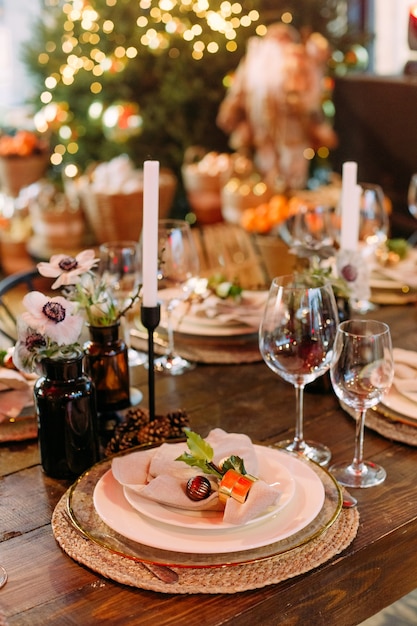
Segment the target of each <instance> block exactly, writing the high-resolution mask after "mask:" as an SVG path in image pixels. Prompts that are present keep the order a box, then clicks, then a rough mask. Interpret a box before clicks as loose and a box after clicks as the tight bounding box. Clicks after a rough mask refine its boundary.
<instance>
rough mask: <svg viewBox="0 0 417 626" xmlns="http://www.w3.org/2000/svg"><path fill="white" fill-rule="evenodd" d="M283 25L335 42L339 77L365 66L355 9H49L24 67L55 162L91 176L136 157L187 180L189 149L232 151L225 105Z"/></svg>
mask: <svg viewBox="0 0 417 626" xmlns="http://www.w3.org/2000/svg"><path fill="white" fill-rule="evenodd" d="M353 4H355V3H353ZM356 4H359V3H356ZM360 4H363V2H361V3H360ZM350 5H352V3H350ZM277 21H284V22H287V23H292V24H293V25H294V26H295V27H296V28H297V29H299V30H300V31H301V32H302V31H303V29H304V30H306V31H313V30H314V31H318V32H321V33H322V34H324V35H325V36H326V37H327V38H328V39H329V40H330V41H331V43H332V44H333V46H334V49H335V52H338V53H339V56H336V55H334V56H333V57H332V63H333V68H335V67H336V66H337V67H339V68H340V67H342V66H346V62H347V63H349V61H346V59H347V58H348V56H347V55H348V54H350V55H351V57H350V63H351V65H355V64H356V63H357V61H358V57H357V55H356V57H355V53H354V55H353V57H354V58H353V61H352V49H351V48H350V45H351V43H352V41H353V42H355V43H356V44H357V43H358V40H359V35H358V32H357V31H356V32H355V31H354V30H353V31H352V24H349V14H348V2H347V0H346V1H343V0H342V1H340V0H338V1H337V2H336V1H334V0H325V1H323V0H303V1H302V0H299V1H297V2H290V1H288V0H245V2H244V3H243V2H242V3H241V4H240V3H239V2H234V3H230V2H228V1H224V0H195V1H191V0H139V2H132V0H66V1H63V0H55V1H54V0H45V6H44V11H43V14H42V15H41V17H40V19H39V20H38V22H37V24H36V25H35V27H34V32H33V38H32V40H31V41H30V42H28V43H27V44H26V46H25V49H24V61H25V63H26V65H27V66H28V68H29V69H30V72H31V74H33V77H34V79H35V81H36V85H37V92H38V93H37V95H36V99H35V102H33V105H34V107H35V110H36V111H38V113H37V114H36V118H35V119H36V125H37V127H38V128H39V129H40V130H48V131H49V132H52V150H53V154H52V158H51V162H52V164H53V165H54V166H55V167H56V168H57V169H58V170H59V169H60V168H62V167H63V166H65V165H66V164H71V163H72V164H76V165H77V166H78V168H79V170H80V171H85V169H86V168H87V167H88V166H89V164H90V163H92V162H97V161H107V160H109V159H111V158H113V157H115V156H117V155H119V154H121V153H126V154H128V155H129V156H130V157H131V159H132V160H133V162H134V163H135V164H136V165H138V166H140V165H141V164H142V162H143V160H145V159H146V158H149V157H151V158H157V159H158V160H160V161H161V163H162V165H164V166H167V167H170V168H172V169H173V170H174V171H175V172H176V173H177V174H179V172H180V166H181V163H182V160H183V157H184V152H185V150H186V149H187V147H189V146H191V145H201V146H204V147H205V148H206V149H207V150H219V151H224V150H227V137H225V135H224V134H223V133H222V132H221V131H220V130H219V128H218V127H217V125H216V122H215V120H216V115H217V112H218V108H219V104H220V102H221V101H222V99H223V97H224V95H225V90H226V88H227V86H228V82H229V81H230V80H231V78H232V75H233V71H234V69H235V68H236V67H237V65H238V63H239V60H240V59H241V57H242V56H243V55H244V53H245V47H246V42H247V40H248V38H249V37H251V36H253V35H255V34H257V35H263V34H264V33H265V30H266V27H267V26H268V24H271V23H273V22H277ZM348 27H349V28H348ZM349 29H350V30H349ZM352 38H353V39H352ZM343 48H344V49H345V52H340V50H341V49H343ZM346 50H347V53H346ZM340 55H341V56H340ZM329 110H330V109H329Z"/></svg>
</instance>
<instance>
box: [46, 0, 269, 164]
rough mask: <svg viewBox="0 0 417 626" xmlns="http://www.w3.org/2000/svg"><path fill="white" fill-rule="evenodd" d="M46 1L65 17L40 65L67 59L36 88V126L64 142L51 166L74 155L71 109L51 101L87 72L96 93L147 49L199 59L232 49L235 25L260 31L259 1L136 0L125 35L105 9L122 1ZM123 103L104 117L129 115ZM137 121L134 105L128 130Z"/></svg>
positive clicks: (137, 127) (137, 126)
mask: <svg viewBox="0 0 417 626" xmlns="http://www.w3.org/2000/svg"><path fill="white" fill-rule="evenodd" d="M47 4H48V5H49V6H50V7H51V8H52V7H61V10H62V13H63V15H64V20H63V26H62V37H61V41H60V42H58V41H56V40H54V41H52V40H51V41H47V42H46V45H45V50H44V51H42V52H41V53H40V54H39V56H38V62H39V64H40V65H42V66H45V67H49V66H50V64H51V61H52V60H53V57H54V55H56V56H57V57H58V58H59V59H61V58H63V59H64V60H63V62H62V63H61V64H60V65H59V66H56V67H55V68H54V70H53V72H52V73H51V74H50V75H49V76H47V78H46V79H45V89H44V90H43V91H42V93H41V94H40V101H41V103H42V105H43V108H42V109H41V110H40V111H39V113H38V114H37V115H36V118H35V124H36V126H37V129H38V130H39V131H40V132H44V131H46V130H48V129H53V130H54V131H55V132H56V133H57V134H58V136H59V137H60V140H61V143H59V144H58V145H56V146H55V147H54V151H53V154H52V157H51V162H52V164H53V165H59V164H60V163H61V162H62V161H63V159H64V154H65V153H66V152H67V153H70V154H71V153H73V154H74V153H76V151H77V142H78V139H79V137H77V136H75V134H74V132H73V131H72V130H71V128H72V126H71V123H72V115H71V111H70V110H69V107H68V105H67V103H66V102H62V101H57V100H56V99H55V92H56V91H58V90H59V91H60V93H62V89H63V88H65V87H66V88H73V87H75V86H76V84H77V81H78V80H79V79H82V80H83V84H84V85H85V83H86V76H88V77H89V80H88V79H87V82H89V85H88V87H89V90H90V92H91V94H92V96H99V94H100V93H101V92H102V91H103V89H104V87H105V84H106V80H107V79H108V76H109V75H112V76H114V75H117V74H119V75H121V74H122V73H123V72H125V71H128V66H129V62H130V61H132V60H134V59H136V57H137V56H138V55H140V54H141V52H142V53H143V51H144V50H146V51H147V52H148V53H151V54H153V55H160V54H168V55H169V57H170V58H173V59H174V58H178V57H179V56H180V54H185V53H186V52H185V51H188V53H189V54H190V56H191V58H192V59H193V60H194V61H200V60H202V59H204V58H206V57H207V56H208V55H214V54H217V53H227V52H235V51H236V50H237V46H238V43H237V31H238V29H239V28H248V27H252V28H255V29H256V26H259V27H260V30H259V31H256V32H258V34H263V33H264V30H265V27H264V26H262V25H260V24H258V22H259V19H260V15H259V12H258V11H257V10H256V8H255V7H256V0H249V1H248V0H247V1H246V2H245V5H244V6H243V4H241V3H240V2H229V1H228V0H225V1H220V2H219V1H218V0H217V1H215V2H213V0H210V1H209V0H139V3H138V8H137V9H134V10H135V11H136V12H137V17H136V21H135V24H134V26H133V32H129V33H127V32H126V31H125V29H123V30H120V29H119V28H118V23H115V22H113V20H112V19H111V18H110V17H109V16H111V14H112V12H111V10H110V9H111V8H112V7H113V8H117V9H119V8H123V6H124V7H126V5H127V4H128V2H127V1H126V0H106V1H105V2H100V1H99V0H90V1H88V0H71V1H68V2H65V3H62V2H60V1H59V0H49V2H47ZM181 40H182V41H181ZM178 43H180V45H178ZM184 44H186V46H187V47H186V48H185V47H184ZM59 48H60V49H59ZM95 104H96V111H95V113H94V109H92V110H91V111H90V113H91V114H92V116H93V119H94V114H97V106H99V105H98V104H97V103H95ZM121 106H123V105H120V104H119V105H117V104H115V107H116V108H114V109H113V111H110V112H109V113H108V114H107V118H108V119H112V116H113V119H117V114H118V113H120V115H121V116H123V115H124V116H125V117H126V111H125V110H121V109H120V107H121ZM117 107H118V108H117ZM101 113H102V111H100V114H101ZM141 125H142V119H141V117H140V113H139V111H138V110H134V111H133V112H132V119H131V120H130V122H127V126H126V127H125V128H127V129H129V128H130V129H131V131H132V133H133V132H135V130H136V132H140V128H141ZM76 134H77V135H78V134H79V129H78V131H77V133H76ZM108 134H109V135H111V128H110V129H109V130H108Z"/></svg>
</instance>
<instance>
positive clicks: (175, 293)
mask: <svg viewBox="0 0 417 626" xmlns="http://www.w3.org/2000/svg"><path fill="white" fill-rule="evenodd" d="M158 265H159V266H158V298H159V299H160V300H161V302H162V305H163V306H164V308H165V312H166V324H167V333H168V348H167V351H166V353H165V354H164V355H163V356H161V357H159V358H157V359H155V369H156V370H157V371H159V372H163V373H165V374H171V375H173V376H177V375H179V374H183V373H184V372H186V371H188V370H190V369H193V368H194V367H195V363H192V362H190V361H188V360H187V359H184V358H183V357H182V356H180V355H179V354H177V353H176V351H175V346H174V328H173V319H172V313H173V311H174V309H175V308H176V307H177V306H178V304H179V303H180V302H181V301H184V300H186V299H187V298H188V297H189V296H190V295H191V294H192V293H193V291H194V288H195V285H196V283H197V281H198V273H199V261H198V255H197V250H196V248H195V245H194V238H193V234H192V232H191V228H190V225H189V224H188V223H187V222H185V221H184V220H172V219H163V220H159V224H158Z"/></svg>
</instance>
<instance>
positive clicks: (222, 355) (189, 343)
mask: <svg viewBox="0 0 417 626" xmlns="http://www.w3.org/2000/svg"><path fill="white" fill-rule="evenodd" d="M131 345H132V348H136V349H137V350H145V351H146V350H147V347H148V344H147V339H146V338H145V337H139V336H138V335H132V338H131ZM154 349H155V353H156V354H158V355H160V354H164V352H165V350H166V343H165V341H164V339H163V338H161V337H159V336H158V337H157V338H156V342H155V345H154ZM175 350H176V351H177V352H178V353H179V354H180V355H181V356H183V357H184V358H185V359H188V360H190V361H195V362H197V363H207V364H220V365H227V364H230V365H233V364H235V363H256V362H258V361H262V356H261V353H260V351H259V344H258V335H257V334H256V333H255V334H251V335H243V336H235V337H234V336H231V337H201V336H197V335H196V336H185V335H177V336H176V338H175Z"/></svg>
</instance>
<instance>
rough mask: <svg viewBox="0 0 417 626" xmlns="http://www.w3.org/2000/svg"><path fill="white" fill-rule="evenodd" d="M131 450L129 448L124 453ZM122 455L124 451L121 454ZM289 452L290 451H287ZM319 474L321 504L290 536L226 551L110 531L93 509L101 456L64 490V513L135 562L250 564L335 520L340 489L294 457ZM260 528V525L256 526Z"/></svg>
mask: <svg viewBox="0 0 417 626" xmlns="http://www.w3.org/2000/svg"><path fill="white" fill-rule="evenodd" d="M130 452H132V450H129V451H128V452H127V453H130ZM125 454H126V453H125ZM289 454H290V453H289ZM297 458H298V459H300V460H301V461H302V462H303V463H307V464H308V465H309V467H311V468H312V469H313V470H314V471H315V472H316V473H317V475H318V476H319V478H320V480H321V481H322V482H323V485H324V489H325V500H324V504H323V507H322V509H321V511H320V512H319V514H318V515H317V517H316V518H315V519H314V520H313V521H312V522H311V523H310V524H308V525H307V526H306V527H305V528H303V529H302V530H300V531H299V532H297V533H295V534H293V535H291V536H290V537H288V538H286V539H284V540H282V541H277V542H275V543H271V544H269V545H267V546H263V547H261V548H256V549H251V550H245V551H241V552H232V553H226V554H224V553H223V554H202V555H200V554H195V553H183V552H176V551H175V550H173V551H168V550H161V549H157V548H153V547H149V546H147V545H145V544H141V543H138V542H136V541H132V540H129V539H127V538H126V537H124V536H123V535H120V534H119V533H117V532H115V531H113V530H112V529H111V528H110V527H109V526H107V525H106V524H105V523H104V522H103V521H102V519H101V518H100V517H99V515H98V514H97V512H96V511H95V508H94V505H93V493H94V489H95V486H96V484H97V482H98V480H99V479H100V478H101V477H102V476H103V475H104V474H105V473H106V472H107V471H108V470H109V469H110V467H111V459H105V460H103V461H100V462H99V463H97V464H96V465H94V466H93V467H92V468H91V469H90V470H88V471H87V472H85V473H84V474H82V475H81V476H80V477H79V478H78V479H77V481H75V483H74V484H73V485H72V486H71V488H70V489H69V490H68V496H67V512H68V515H69V517H70V519H71V521H72V523H73V524H74V526H75V527H76V528H78V529H79V530H80V532H82V533H83V534H84V535H85V536H87V537H88V538H89V539H90V540H92V541H93V542H95V543H96V544H98V545H99V546H101V547H104V548H106V549H108V550H110V551H111V552H113V553H115V554H118V555H121V556H125V557H127V558H129V559H133V560H136V561H143V562H147V563H155V564H160V565H169V566H181V567H193V568H196V567H197V568H199V567H201V568H204V567H206V568H209V567H222V566H224V565H237V564H245V563H253V562H256V561H261V560H265V559H270V558H273V557H275V556H277V555H280V554H284V553H287V552H289V551H291V550H293V549H295V548H298V547H300V546H303V545H306V544H308V543H309V542H311V541H312V540H313V539H316V538H318V537H320V535H321V534H323V533H324V532H325V531H326V530H327V529H328V528H330V526H332V524H333V523H334V522H335V521H336V519H337V518H338V516H339V515H340V512H341V510H342V503H343V497H342V492H341V489H340V487H339V485H338V484H337V482H336V481H335V479H334V478H333V476H332V475H331V474H330V473H329V472H327V470H325V469H324V468H322V467H320V466H319V465H316V464H315V463H312V462H311V461H308V460H304V459H302V458H301V457H298V456H297ZM258 528H259V530H260V531H261V528H262V525H261V524H260V525H259V526H258Z"/></svg>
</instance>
